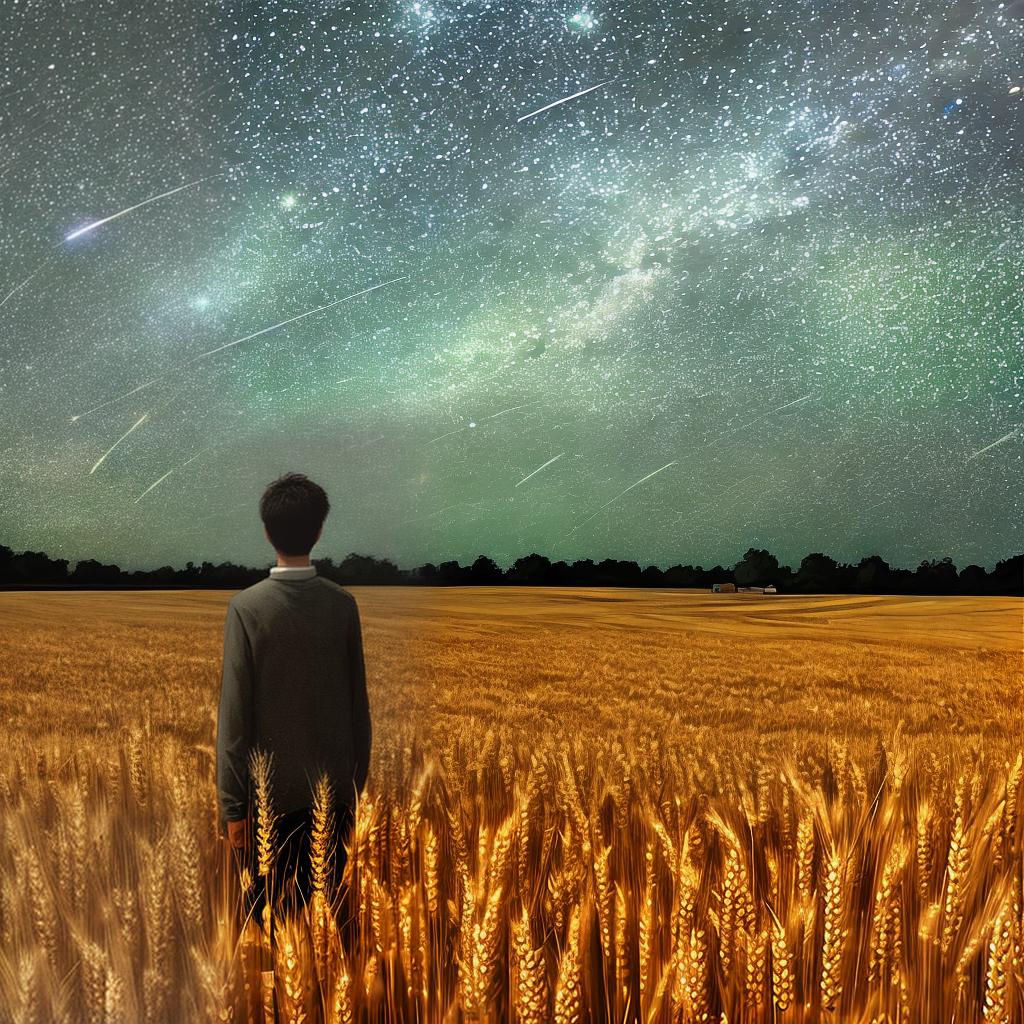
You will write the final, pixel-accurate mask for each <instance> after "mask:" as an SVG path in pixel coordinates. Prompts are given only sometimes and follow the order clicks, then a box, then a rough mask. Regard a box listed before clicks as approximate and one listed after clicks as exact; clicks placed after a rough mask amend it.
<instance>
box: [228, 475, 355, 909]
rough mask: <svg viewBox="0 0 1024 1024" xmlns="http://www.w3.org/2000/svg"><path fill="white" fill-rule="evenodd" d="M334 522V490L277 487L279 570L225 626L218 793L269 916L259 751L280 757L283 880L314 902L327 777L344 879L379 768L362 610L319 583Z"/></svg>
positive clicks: (294, 479)
mask: <svg viewBox="0 0 1024 1024" xmlns="http://www.w3.org/2000/svg"><path fill="white" fill-rule="evenodd" d="M329 511H330V503H329V501H328V499H327V494H326V493H325V491H324V490H323V488H322V487H320V486H319V485H318V484H315V483H314V482H313V481H312V480H310V479H308V478H307V477H306V476H304V475H302V474H300V473H289V474H287V475H285V476H283V477H281V478H280V479H278V480H275V481H274V482H273V483H272V484H270V486H269V487H267V489H266V491H265V492H264V494H263V497H262V498H261V500H260V518H261V519H262V520H263V526H264V534H265V536H266V538H267V540H268V541H270V543H271V544H272V545H273V547H274V550H275V551H276V553H277V564H276V565H275V566H274V567H273V568H271V570H270V574H269V576H267V577H266V578H265V579H262V580H260V581H259V583H256V584H254V585H253V586H251V587H248V588H246V589H245V590H242V591H240V592H239V593H237V594H236V595H235V596H234V597H233V598H232V599H231V602H230V603H229V605H228V611H227V619H226V621H225V625H224V664H223V672H222V677H221V691H220V709H219V714H218V719H217V792H218V800H219V804H220V816H221V819H222V820H223V821H224V822H225V824H226V828H227V837H228V841H229V844H230V845H231V847H232V849H233V850H235V851H237V852H238V854H239V856H240V857H241V858H243V859H244V861H245V862H246V863H247V864H248V865H249V867H250V871H251V873H252V877H253V880H254V883H255V884H254V890H250V895H249V903H250V905H249V908H248V909H250V910H254V912H255V913H256V914H257V916H258V915H259V914H260V913H261V912H262V908H263V905H264V903H265V896H266V894H265V892H264V891H263V886H262V881H263V880H262V879H260V878H259V877H258V875H257V872H256V866H255V859H254V846H255V844H254V842H253V838H254V837H253V827H254V826H253V807H252V800H253V799H254V797H255V789H254V786H253V785H252V782H251V780H250V772H249V755H250V753H251V752H252V750H253V749H254V748H259V749H261V750H263V751H265V752H266V753H268V754H269V755H270V756H271V769H272V773H271V790H270V792H271V802H272V807H273V810H274V812H275V814H277V815H280V817H279V819H278V821H277V827H276V835H277V841H278V844H279V851H278V856H277V860H276V863H275V869H274V874H275V877H277V878H278V879H283V880H286V879H288V878H290V877H292V876H293V875H294V877H295V882H296V889H297V893H296V895H297V896H298V898H299V899H300V900H301V901H303V902H305V900H306V897H307V896H308V887H309V882H308V879H309V832H310V825H311V817H312V811H311V804H312V789H313V786H314V784H315V783H316V780H317V778H318V776H319V775H320V774H321V773H322V772H324V773H326V774H327V776H328V778H329V780H330V782H331V784H332V790H333V794H334V802H335V816H336V822H337V829H338V831H337V835H336V851H337V852H336V857H337V861H336V864H337V871H338V873H339V874H340V872H341V870H342V868H343V867H344V856H345V854H344V849H343V847H342V842H343V839H344V837H345V831H346V830H347V829H348V828H349V827H351V823H352V811H353V808H354V805H355V802H356V799H357V797H358V796H359V794H360V793H361V792H362V790H363V787H364V785H365V783H366V775H367V771H368V768H369V762H370V740H371V727H370V708H369V702H368V699H367V693H366V672H365V666H364V663H363V641H362V632H361V629H360V621H359V609H358V608H357V606H356V602H355V598H354V597H353V596H352V595H351V594H350V593H349V592H348V591H347V590H345V589H344V588H342V587H340V586H338V584H336V583H333V582H331V581H330V580H328V579H325V578H324V577H323V576H320V575H318V573H317V571H316V567H315V566H313V565H312V564H311V563H310V559H309V553H310V551H311V550H312V548H313V545H314V544H315V543H316V542H317V541H318V540H319V539H320V534H321V531H322V529H323V523H324V520H325V519H326V517H327V513H328V512H329Z"/></svg>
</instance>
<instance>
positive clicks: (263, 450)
mask: <svg viewBox="0 0 1024 1024" xmlns="http://www.w3.org/2000/svg"><path fill="white" fill-rule="evenodd" d="M0 54H3V58H2V60H3V63H2V65H0V99H2V101H3V102H2V104H0V113H2V116H0V172H2V181H3V187H2V191H0V543H6V544H7V545H8V546H10V547H12V548H14V549H15V550H22V549H25V548H30V549H42V550H46V551H47V552H49V553H50V554H51V555H55V556H60V557H64V558H69V559H71V560H72V561H74V560H75V559H78V558H80V557H83V558H84V557H95V558H99V559H101V560H103V561H116V562H118V563H119V564H120V565H122V566H125V567H128V568H149V567H153V566H157V565H161V564H166V563H171V564H174V565H183V564H184V563H185V561H187V560H193V561H196V562H199V561H202V560H204V559H209V560H211V561H215V562H219V561H222V560H225V559H231V560H233V561H237V562H244V563H248V564H266V563H267V561H268V560H270V558H271V557H272V556H271V552H270V549H269V548H268V546H267V545H266V543H265V541H264V539H263V537H262V531H261V528H260V524H259V520H258V514H257V507H256V506H257V500H258V497H259V494H260V492H261V491H262V489H263V487H264V486H265V485H266V484H267V483H268V482H269V481H270V480H272V479H273V478H274V477H275V476H277V475H279V474H280V473H282V472H285V471H288V470H298V471H303V472H306V473H308V474H309V475H311V476H312V477H313V478H314V479H316V480H318V481H319V482H321V483H322V484H323V485H324V486H325V487H326V488H327V490H328V493H329V495H330V497H331V500H332V504H333V510H332V513H331V515H330V517H329V519H328V523H327V527H326V528H325V533H324V539H323V541H322V543H321V545H320V546H319V547H318V548H317V549H316V551H315V554H320V555H328V554H329V555H332V556H334V557H336V558H340V557H342V556H343V555H344V554H346V553H347V552H349V551H359V552H363V553H369V554H376V555H379V556H386V557H390V558H392V559H394V560H395V561H397V562H398V563H399V564H400V565H413V564H417V563H420V562H423V561H427V560H431V561H440V560H442V559H445V558H459V559H461V560H463V561H467V560H470V559H472V558H473V557H474V556H475V555H477V554H479V553H484V554H488V555H490V556H491V557H493V558H494V559H495V560H496V561H498V562H499V563H500V564H502V565H505V564H507V563H508V562H510V561H511V560H512V559H514V558H515V557H518V556H519V555H524V554H527V553H529V552H531V551H539V552H541V553H543V554H547V555H548V556H549V557H551V558H552V559H556V558H565V559H567V560H573V559H575V558H581V557H593V558H595V559H600V558H604V557H616V558H630V559H636V560H637V561H639V562H640V563H641V564H648V563H651V562H654V563H658V564H661V565H669V564H672V563H675V562H699V563H702V564H704V565H712V564H714V563H716V562H722V563H725V564H732V563H733V562H734V561H736V560H737V559H738V558H739V557H740V556H741V555H742V553H743V552H744V550H745V549H746V548H747V547H749V546H751V545H753V546H758V547H761V546H763V547H768V548H769V549H771V550H772V551H773V552H775V553H776V554H778V555H779V556H780V557H781V558H782V560H783V561H787V560H788V561H795V560H798V559H799V558H800V557H801V556H802V555H803V554H806V553H808V552H810V551H817V550H824V551H826V552H828V553H830V554H832V555H833V556H835V557H838V558H841V559H844V560H847V559H848V560H856V559H858V558H860V557H861V556H863V555H866V554H870V553H874V552H877V553H880V554H881V555H883V556H884V557H886V558H887V559H889V560H890V561H891V562H892V563H893V564H897V565H916V564H917V562H919V561H920V560H921V559H922V558H925V557H929V558H931V557H941V556H943V555H951V556H952V557H953V558H954V560H955V561H956V562H957V563H958V564H961V565H963V564H965V563H967V562H978V563H980V564H983V565H986V566H990V565H991V564H992V563H993V562H994V561H996V560H997V559H999V558H1005V557H1007V556H1009V555H1011V554H1014V553H1016V552H1018V551H1020V550H1021V549H1022V548H1024V544H1022V536H1021V535H1022V531H1021V522H1022V501H1021V494H1022V485H1024V445H1022V440H1024V404H1022V384H1024V341H1022V330H1024V328H1022V319H1024V318H1022V307H1024V270H1022V262H1021V254H1022V246H1024V219H1022V213H1024V92H1022V86H1024V3H1007V4H1003V3H985V2H982V3H945V2H941V0H940V2H937V3H935V2H927V3H924V2H922V3H908V2H901V0H892V2H882V0H877V2H871V3H863V2H862V3H843V2H831V3H824V2H787V3H779V4H778V5H774V4H772V3H771V2H770V0H769V2H767V3H764V4H760V5H752V4H738V3H737V4H730V3H715V2H710V3H701V4H698V3H688V2H686V0H673V2H672V3H658V2H636V3H616V4H611V3H609V4H601V3H597V4H594V5H592V6H586V5H579V4H566V3H553V2H545V0H536V2H531V0H521V2H515V3H513V2H505V3H497V2H485V0H473V2H465V0H464V2H456V0H436V2H427V0H421V2H419V3H415V2H414V3H409V2H405V0H397V2H396V0H375V2H372V3H371V2H368V3H352V4H344V3H334V4H324V3H316V2H313V3H296V2H294V0H293V4H292V5H291V6H287V5H284V4H281V3H244V4H241V5H240V4H234V5H229V4H202V3H189V2H185V0H174V2H171V0H161V2H153V3H145V4H138V3H131V4H129V3H126V2H121V0H107V2H103V3H100V2H97V3H88V4H87V3H82V2H75V3H58V2H57V0H44V2H35V0H10V2H9V3H8V4H6V5H5V8H4V12H3V16H2V20H0ZM561 100H564V102H558V101H561ZM545 107H546V108H547V109H542V108H545ZM537 111H539V112H537ZM181 186H185V187H181ZM166 193H172V194H166ZM156 197H160V198H156ZM148 200H152V201H151V202H149V201H148ZM132 207H136V208H135V209H131V208H132ZM122 211H128V212H124V213H123V215H121V216H115V215H117V214H121V213H122ZM107 218H110V219H109V220H107ZM99 221H105V223H97V222H99ZM91 225H92V226H91ZM70 236H74V237H70ZM371 289H372V290H371ZM324 307H328V308H324ZM289 321H290V322H289ZM542 467H543V468H542Z"/></svg>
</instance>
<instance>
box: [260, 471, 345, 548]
mask: <svg viewBox="0 0 1024 1024" xmlns="http://www.w3.org/2000/svg"><path fill="white" fill-rule="evenodd" d="M330 510H331V503H330V502H329V501H328V500H327V492H326V491H325V490H324V489H323V488H322V487H321V486H320V485H319V484H315V483H313V481H312V480H310V479H309V477H307V476H305V475H304V474H302V473H286V474H285V475H284V476H282V477H278V479H277V480H275V481H274V482H273V483H272V484H270V485H269V486H268V487H267V489H266V490H265V491H264V492H263V497H262V498H260V518H261V519H262V520H263V525H264V526H265V527H266V528H267V534H268V535H269V536H270V542H271V544H273V545H274V548H275V550H277V551H280V552H281V554H282V555H308V554H309V552H310V551H311V550H312V548H313V545H314V544H315V543H316V538H317V534H318V533H319V532H320V529H321V528H322V527H323V525H324V520H325V519H326V518H327V513H328V512H330Z"/></svg>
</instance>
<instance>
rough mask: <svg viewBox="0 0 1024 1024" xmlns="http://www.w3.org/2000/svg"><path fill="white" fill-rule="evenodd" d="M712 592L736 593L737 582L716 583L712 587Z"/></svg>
mask: <svg viewBox="0 0 1024 1024" xmlns="http://www.w3.org/2000/svg"><path fill="white" fill-rule="evenodd" d="M711 593H712V594H735V593H736V584H735V583H716V584H714V585H713V586H712V588H711Z"/></svg>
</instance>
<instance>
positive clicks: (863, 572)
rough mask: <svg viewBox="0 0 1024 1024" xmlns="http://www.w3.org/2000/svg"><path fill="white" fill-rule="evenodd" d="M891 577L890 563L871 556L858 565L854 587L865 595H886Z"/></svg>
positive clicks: (877, 556)
mask: <svg viewBox="0 0 1024 1024" xmlns="http://www.w3.org/2000/svg"><path fill="white" fill-rule="evenodd" d="M891 575H892V573H891V570H890V568H889V563H888V562H887V561H886V560H885V559H884V558H882V557H880V556H879V555H871V556H870V557H868V558H862V559H861V560H860V562H859V563H858V565H857V574H856V576H855V577H854V586H855V587H856V589H857V591H858V592H860V593H863V594H879V593H884V592H885V591H886V590H887V589H888V587H889V583H890V577H891Z"/></svg>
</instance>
